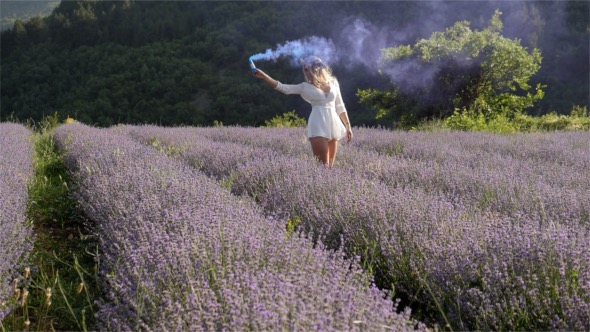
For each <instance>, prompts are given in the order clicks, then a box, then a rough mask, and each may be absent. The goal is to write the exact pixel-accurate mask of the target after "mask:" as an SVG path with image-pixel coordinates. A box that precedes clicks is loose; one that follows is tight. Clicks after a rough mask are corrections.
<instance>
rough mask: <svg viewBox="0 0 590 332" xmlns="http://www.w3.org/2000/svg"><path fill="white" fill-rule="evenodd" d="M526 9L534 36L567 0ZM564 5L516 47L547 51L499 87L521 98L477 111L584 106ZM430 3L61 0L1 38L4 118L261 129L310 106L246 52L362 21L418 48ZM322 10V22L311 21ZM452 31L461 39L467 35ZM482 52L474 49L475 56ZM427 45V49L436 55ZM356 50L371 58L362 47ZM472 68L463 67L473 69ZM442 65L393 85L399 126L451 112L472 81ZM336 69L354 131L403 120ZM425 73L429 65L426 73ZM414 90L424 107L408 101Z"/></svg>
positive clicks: (583, 18) (452, 16) (282, 74)
mask: <svg viewBox="0 0 590 332" xmlns="http://www.w3.org/2000/svg"><path fill="white" fill-rule="evenodd" d="M7 3H8V2H7ZM2 5H5V2H2ZM498 6H500V7H503V6H508V7H510V6H512V5H510V4H508V3H499V4H498ZM523 6H524V5H523ZM526 6H528V7H531V8H532V7H534V8H540V10H541V12H540V14H539V15H537V16H539V17H537V16H534V15H532V14H531V15H529V16H526V15H524V14H522V13H519V14H518V15H523V17H524V18H526V19H527V20H529V21H530V20H537V21H539V22H537V21H535V22H533V23H535V24H537V23H538V26H543V24H544V22H545V21H549V20H551V19H557V18H555V16H556V15H555V8H557V7H559V8H561V6H562V4H560V3H558V4H556V3H554V2H535V3H534V4H526ZM526 6H525V7H526ZM563 6H564V7H565V10H566V13H565V14H566V15H565V16H564V18H565V19H566V20H567V21H566V24H567V29H568V30H567V31H564V32H563V33H562V32H559V33H558V32H557V31H555V32H554V31H543V30H538V31H535V33H534V36H531V37H529V36H528V35H526V36H525V37H524V39H523V45H528V46H530V47H531V48H532V47H539V48H541V49H543V64H544V65H543V67H542V68H540V69H539V72H538V76H536V78H534V81H531V82H529V83H528V84H530V85H531V87H532V88H531V93H530V96H528V95H527V93H521V94H516V93H514V92H513V91H508V93H510V94H512V95H516V96H517V97H518V98H517V99H518V100H514V98H512V97H511V98H506V96H502V95H499V97H498V98H499V100H491V101H490V100H482V101H481V105H480V106H478V107H480V108H484V109H485V107H488V106H489V105H490V103H496V104H498V103H499V104H500V105H502V106H503V107H504V108H507V109H508V110H510V105H512V103H516V104H517V107H525V106H526V105H530V104H531V103H534V104H535V105H539V107H538V109H534V110H532V109H531V110H527V111H528V112H530V113H531V114H545V113H548V112H550V111H555V112H557V113H558V114H566V113H567V112H569V109H570V108H571V104H580V105H585V104H587V102H588V94H587V87H588V77H589V75H588V70H589V69H588V64H587V61H586V59H587V58H588V43H587V40H588V33H589V31H588V30H587V26H588V16H587V15H581V14H580V13H587V11H588V3H585V2H567V3H565V4H563ZM430 7H431V6H430V4H428V3H424V2H415V3H414V2H372V3H370V4H368V3H364V2H361V3H357V2H343V3H342V2H336V3H334V2H255V1H244V2H225V1H221V2H215V1H211V2H207V1H193V2H191V1H156V2H153V1H131V0H126V1H78V0H76V1H62V2H61V3H60V4H59V6H58V7H57V8H56V9H55V11H54V12H53V13H52V14H51V15H50V16H49V17H43V18H42V17H35V18H32V19H28V20H26V19H21V20H18V21H15V23H14V26H13V28H12V29H10V30H7V31H3V32H2V34H1V36H0V38H1V42H2V48H1V50H0V52H1V57H0V60H1V62H2V63H1V66H0V67H1V68H0V70H1V74H0V77H1V80H2V82H1V83H2V84H0V86H1V97H2V103H1V105H0V112H1V113H2V114H14V115H15V116H16V118H17V119H20V121H25V120H26V119H32V120H34V121H40V120H41V119H42V118H44V117H45V116H47V115H50V114H53V113H54V112H59V114H60V115H61V116H62V117H66V116H68V115H69V116H73V117H75V118H76V119H78V120H80V121H81V122H83V123H88V124H94V125H99V126H110V125H112V124H115V123H152V124H160V125H183V124H184V125H212V124H213V123H214V121H220V122H223V123H224V124H226V125H234V124H240V125H253V126H261V125H264V120H265V119H271V118H272V117H273V116H275V115H277V114H282V113H284V112H286V111H290V110H293V109H296V110H297V112H298V113H299V114H302V112H304V111H306V110H308V109H309V108H308V105H307V104H306V103H305V102H304V101H302V100H300V99H298V98H285V97H279V96H277V95H276V93H275V92H274V91H272V90H271V89H268V87H266V86H264V85H263V84H259V82H257V81H255V80H253V78H252V77H251V75H250V71H249V68H248V66H247V59H248V57H249V56H250V55H252V54H254V53H257V52H261V51H264V50H266V49H268V48H272V47H274V46H275V45H276V44H277V43H284V42H285V41H288V40H295V39H299V38H304V37H308V36H311V35H317V36H325V37H333V38H334V39H335V42H337V41H338V39H347V38H348V37H349V35H348V34H340V32H342V31H350V29H352V28H355V27H356V19H357V18H359V19H360V20H366V21H370V23H371V24H373V25H374V26H375V27H383V30H384V31H385V30H386V28H385V27H387V30H388V31H398V30H399V29H402V30H409V31H408V33H407V35H406V36H405V37H404V38H403V40H397V39H396V42H399V43H400V44H403V45H405V44H407V43H411V42H412V41H415V40H418V39H420V38H423V36H422V35H421V34H420V33H419V31H418V30H420V29H415V30H416V31H414V29H408V27H410V26H412V25H414V24H420V19H421V18H422V16H421V15H423V13H424V12H425V11H426V10H428V9H431V8H430ZM467 7H469V8H467ZM480 7H483V6H479V5H474V6H466V8H465V9H466V10H468V11H469V15H470V17H479V16H481V15H486V16H487V15H489V12H488V9H484V8H480ZM319 12H321V13H322V15H309V13H319ZM447 14H448V15H445V18H444V20H445V21H446V22H447V23H445V24H447V25H449V26H450V25H452V24H453V23H454V22H455V21H456V20H459V19H463V17H464V15H463V13H459V12H456V13H455V12H452V13H450V12H448V13H447ZM302 22H305V24H301V23H302ZM526 22H528V21H526ZM535 24H531V26H537V25H535ZM547 26H549V25H548V24H547ZM457 29H458V30H461V29H462V30H461V31H459V32H461V33H468V31H467V30H468V29H464V28H461V29H459V28H457ZM480 32H481V31H480ZM480 32H477V31H472V33H474V34H475V33H480ZM441 34H442V35H441V37H440V38H441V40H444V39H445V38H446V37H445V36H444V33H441ZM392 35H395V34H392ZM371 37H372V36H371ZM457 37H459V35H457ZM484 39H485V38H484ZM482 40H483V39H482ZM483 41H485V40H483ZM481 42H482V41H478V40H475V41H474V45H473V47H476V46H477V45H479V44H478V43H480V44H481ZM511 42H512V41H511ZM427 44H428V43H426V42H425V44H424V45H423V48H424V49H431V50H432V49H434V46H433V45H427ZM459 44H460V43H459ZM498 45H500V46H502V47H504V50H503V51H506V52H508V51H514V52H516V51H517V50H518V47H517V46H514V45H512V46H514V47H513V48H515V50H511V49H510V48H511V47H512V46H511V45H510V43H508V42H506V43H503V42H502V43H501V42H499V43H498ZM499 49H500V48H498V50H499ZM365 51H367V52H368V53H372V52H371V51H376V53H378V50H372V49H370V47H368V46H367V47H366V49H365ZM415 51H416V49H415V48H414V47H412V46H400V47H399V49H397V53H399V54H397V56H398V57H404V56H405V57H408V56H409V57H415V56H416V55H415ZM434 53H436V52H434ZM439 53H440V52H439ZM516 53H518V52H516ZM404 54H405V55H404ZM412 54H413V55H412ZM516 55H518V54H516ZM481 58H482V57H480V58H474V59H471V60H470V61H472V62H473V63H474V64H477V62H478V61H481ZM437 61H439V62H440V63H441V65H446V66H447V67H446V68H447V69H448V71H447V72H446V73H442V72H441V75H440V79H441V81H440V82H439V83H441V84H442V83H445V84H450V87H448V88H447V89H446V90H445V89H443V90H440V91H438V92H436V91H434V90H428V89H426V90H425V89H421V90H418V91H407V90H406V88H407V86H406V85H404V84H398V85H397V87H399V88H403V89H404V98H410V97H412V99H413V100H414V101H413V102H412V103H410V104H411V105H410V106H411V107H410V109H411V110H409V111H407V112H404V113H407V114H408V115H405V116H404V119H402V120H401V122H402V127H404V128H410V127H411V126H413V125H415V123H416V121H417V120H418V119H422V118H428V117H431V116H432V115H434V114H436V113H437V112H441V111H445V112H446V113H445V114H446V115H447V116H448V115H450V114H452V110H454V108H455V107H454V105H455V104H453V100H452V98H454V96H453V97H451V99H449V98H447V99H449V100H446V99H444V98H443V97H444V96H445V95H452V92H453V91H452V89H450V88H451V87H453V84H455V85H458V84H459V83H460V82H459V81H460V80H459V79H467V78H468V77H469V75H470V71H469V70H468V69H469V68H463V69H464V70H463V72H462V74H461V75H462V76H460V77H456V78H455V79H454V78H453V77H451V76H450V74H449V72H450V70H451V69H452V70H455V69H461V68H462V67H460V62H459V61H454V60H453V61H454V62H453V61H451V60H448V61H447V63H444V61H442V60H437ZM259 65H260V66H262V67H261V68H264V70H266V71H267V72H268V73H269V74H271V75H272V76H273V77H275V78H277V79H281V80H283V81H285V82H289V83H297V82H299V81H301V80H302V79H303V78H302V75H301V72H300V71H299V70H294V68H293V67H291V66H290V65H289V63H288V62H287V61H278V62H276V63H273V62H264V63H260V64H259ZM523 68H526V66H525V67H523ZM334 69H335V73H336V74H337V75H338V77H339V78H340V81H341V84H342V85H341V89H342V93H343V98H344V101H345V103H346V105H347V107H348V109H349V110H350V114H349V116H350V117H351V121H352V123H354V124H358V125H363V124H364V125H369V126H375V125H383V124H391V123H392V122H399V121H400V117H401V115H397V114H392V115H388V116H381V117H380V118H379V119H375V113H376V110H377V104H374V105H376V106H375V107H371V106H370V105H372V104H368V103H361V104H359V103H358V99H359V98H358V97H356V96H355V92H356V90H357V88H361V89H375V90H377V91H387V90H393V89H390V87H389V88H388V87H387V86H383V84H382V83H381V82H379V81H380V80H379V79H378V77H377V72H376V70H374V68H369V69H367V68H365V67H364V66H361V65H356V66H355V65H350V64H347V63H342V64H339V65H338V66H337V67H336V68H334ZM430 69H433V70H434V69H436V68H434V66H433V65H432V64H431V68H430ZM527 70H528V69H527ZM410 76H411V75H410ZM541 82H543V83H547V84H548V87H547V88H544V87H543V85H541V86H540V89H539V91H540V90H543V91H544V92H545V91H546V92H547V96H546V97H544V99H543V100H541V102H542V103H541V104H539V99H538V98H537V97H540V96H539V95H538V93H537V92H538V91H536V90H534V88H535V87H537V84H538V83H541ZM410 92H411V93H410ZM468 92H469V91H466V94H468ZM415 94H418V95H420V96H421V97H419V98H415ZM472 94H473V93H471V95H472ZM468 95H470V94H468ZM400 96H401V95H400ZM387 98H389V97H387ZM387 98H385V99H387ZM373 99H376V98H373ZM408 103H409V102H408ZM401 104H406V102H405V101H403V102H401ZM449 105H450V106H449ZM447 106H449V107H447ZM400 108H401V107H400ZM460 108H461V107H460ZM384 109H385V108H384ZM402 110H403V108H402ZM420 112H422V113H420Z"/></svg>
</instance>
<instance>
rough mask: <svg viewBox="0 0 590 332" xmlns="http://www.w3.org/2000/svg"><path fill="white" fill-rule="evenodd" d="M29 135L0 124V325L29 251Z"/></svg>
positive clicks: (20, 127)
mask: <svg viewBox="0 0 590 332" xmlns="http://www.w3.org/2000/svg"><path fill="white" fill-rule="evenodd" d="M31 134H32V133H31V131H30V130H29V129H27V128H26V127H24V126H23V125H21V124H14V123H0V321H1V320H2V319H4V316H5V315H6V314H7V313H8V312H7V311H8V310H10V308H9V306H8V300H9V297H11V296H12V291H13V290H12V286H11V284H12V280H13V278H14V277H15V276H17V274H18V273H19V272H22V269H21V268H22V264H23V263H24V262H25V260H26V259H27V257H28V255H29V253H30V251H31V249H32V243H33V238H32V229H31V227H30V225H29V223H28V221H27V216H26V212H27V201H28V197H29V195H28V191H27V186H28V183H29V180H30V178H31V176H32V175H33V172H34V170H33V142H32V141H31Z"/></svg>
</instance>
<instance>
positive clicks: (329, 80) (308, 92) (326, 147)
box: [253, 56, 352, 167]
mask: <svg viewBox="0 0 590 332" xmlns="http://www.w3.org/2000/svg"><path fill="white" fill-rule="evenodd" d="M301 62H302V65H303V74H304V75H305V80H306V82H304V83H301V84H295V85H291V84H282V83H281V82H279V81H277V80H275V79H273V78H271V77H270V76H268V75H267V74H266V73H264V72H263V71H262V70H260V69H256V72H254V73H253V74H254V76H256V77H257V78H259V79H262V80H263V81H265V82H266V83H268V85H270V86H271V87H273V88H274V89H276V90H278V91H280V92H282V93H284V94H287V95H288V94H298V95H301V97H302V98H303V99H304V100H305V101H307V102H308V103H310V104H311V106H312V107H311V114H310V115H309V120H308V123H307V137H308V138H309V142H310V143H311V150H312V151H313V154H314V155H315V156H316V157H317V158H318V159H319V160H320V161H321V162H322V163H323V164H324V165H327V166H329V167H332V166H334V160H335V159H336V152H337V151H338V140H341V139H343V138H344V137H347V139H348V142H351V141H352V129H351V127H350V121H349V120H348V115H347V112H346V107H345V106H344V102H343V101H342V95H341V94H340V86H339V85H338V81H337V80H336V78H335V77H334V76H333V75H332V71H331V69H330V68H329V67H328V66H326V65H325V64H324V63H323V62H322V60H321V59H320V58H318V57H315V56H311V57H307V58H305V59H303V60H302V61H301Z"/></svg>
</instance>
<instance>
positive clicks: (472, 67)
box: [359, 11, 544, 124]
mask: <svg viewBox="0 0 590 332" xmlns="http://www.w3.org/2000/svg"><path fill="white" fill-rule="evenodd" d="M500 14H501V13H500V12H499V11H496V13H495V14H494V16H493V17H492V18H491V20H490V23H489V25H488V27H486V28H485V29H483V30H481V31H477V30H472V29H471V28H470V23H469V22H467V21H460V22H457V23H455V25H454V26H452V27H450V28H447V29H446V30H445V31H443V32H434V33H433V34H432V35H431V37H430V38H429V39H421V40H419V41H418V42H416V44H415V45H414V46H407V45H403V46H399V47H393V48H386V49H384V50H383V67H384V69H383V70H384V71H385V72H391V71H393V70H402V69H399V68H408V69H403V70H405V74H408V75H409V76H411V77H415V76H424V75H426V77H428V78H424V77H423V78H422V79H423V81H424V82H429V81H430V78H431V80H432V84H428V85H420V86H417V87H416V89H418V91H419V92H420V97H414V98H416V99H418V98H420V99H426V100H425V101H424V100H421V101H414V102H413V103H414V104H416V105H418V106H417V107H410V108H408V107H404V105H405V104H407V101H405V100H404V99H406V98H408V94H407V93H405V94H401V93H400V92H399V90H400V88H398V87H396V88H395V89H394V91H393V92H389V91H382V92H378V91H368V92H364V93H363V92H362V91H361V92H360V93H359V96H360V99H361V102H364V103H366V104H369V105H372V106H374V107H377V108H378V109H379V110H380V115H382V116H388V117H389V118H393V119H400V118H402V117H404V116H405V117H413V118H418V119H424V118H429V117H438V118H445V117H448V116H450V115H451V114H452V113H451V111H452V110H453V109H460V110H462V111H463V112H475V113H481V114H482V115H483V116H484V117H491V116H495V115H496V114H498V113H501V114H504V115H505V116H508V117H510V116H511V114H512V113H514V112H522V111H524V110H526V109H527V108H530V107H532V106H533V105H534V103H535V102H536V101H538V100H540V99H542V98H543V94H544V93H543V90H542V88H543V86H542V85H541V84H537V86H536V87H535V89H534V91H533V92H531V89H532V88H531V86H530V85H529V80H530V79H531V77H532V76H533V75H534V74H535V73H536V72H537V71H538V70H539V68H540V64H541V52H540V51H539V50H538V49H533V50H532V52H531V53H529V52H528V51H527V49H526V48H525V47H522V46H521V45H520V40H518V39H514V40H511V39H508V38H505V37H502V36H501V34H500V33H501V31H502V21H501V20H500ZM404 79H406V80H407V78H404ZM404 83H409V82H397V84H398V86H404V85H405V84H404ZM368 95H370V96H371V98H368V97H367V96H368ZM420 99H418V100H420ZM394 105H396V106H394ZM390 113H394V114H396V115H395V116H394V115H389V114H390ZM401 122H402V124H403V121H401Z"/></svg>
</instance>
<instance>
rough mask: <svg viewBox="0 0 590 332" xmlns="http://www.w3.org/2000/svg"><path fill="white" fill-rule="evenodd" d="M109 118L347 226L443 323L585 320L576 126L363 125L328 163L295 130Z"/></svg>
mask: <svg viewBox="0 0 590 332" xmlns="http://www.w3.org/2000/svg"><path fill="white" fill-rule="evenodd" d="M115 130H118V131H121V132H127V133H128V134H130V135H131V136H133V137H135V138H137V139H140V140H142V141H144V142H155V141H157V142H159V144H162V145H164V146H172V147H176V148H177V150H176V152H177V153H176V155H177V156H178V157H180V158H181V159H184V160H185V161H187V162H188V163H189V164H191V165H193V166H196V167H199V168H201V169H203V170H205V171H206V172H207V173H208V174H211V175H215V176H217V177H220V178H224V179H226V181H227V183H228V185H230V186H231V188H232V190H233V191H234V192H236V193H241V194H248V195H251V196H253V197H255V198H256V200H257V202H258V203H259V204H260V205H261V206H263V207H264V208H265V210H266V211H267V213H269V214H273V215H276V216H280V217H290V218H294V217H297V218H300V219H301V220H302V223H303V224H302V226H303V227H307V229H309V230H311V229H315V230H320V229H323V230H327V231H328V232H329V233H330V232H331V234H344V239H345V243H344V248H345V249H346V251H347V252H348V253H349V254H363V253H368V252H370V251H376V252H377V254H376V259H377V260H379V264H378V265H380V266H385V272H384V274H385V275H386V277H387V278H389V280H391V281H392V282H393V283H394V286H395V288H396V290H398V291H400V292H403V293H405V294H407V295H408V296H410V295H413V294H417V298H415V299H413V300H415V301H418V302H419V303H422V305H423V306H425V307H429V308H431V309H430V310H431V311H438V312H439V314H440V317H439V321H440V322H443V323H444V322H448V323H449V324H450V325H451V326H452V327H455V328H459V329H494V330H497V329H509V330H514V329H542V330H548V329H574V330H580V329H582V330H587V329H589V328H590V326H589V324H590V323H589V322H590V304H589V303H590V272H589V271H590V245H589V244H590V222H589V221H588V218H589V211H590V209H589V206H590V204H589V198H588V195H587V188H588V187H589V186H588V181H589V180H588V179H589V178H590V176H589V175H590V167H589V159H588V151H590V150H589V149H588V148H589V142H588V140H587V136H585V135H584V133H553V134H543V135H523V136H496V135H490V134H485V135H480V134H465V133H437V134H419V133H397V132H389V131H380V130H369V129H362V130H357V139H358V147H356V145H353V146H344V147H343V151H342V152H343V153H342V154H341V157H340V164H339V167H337V168H336V169H332V170H329V169H326V168H324V167H319V166H318V165H317V163H316V162H315V161H314V160H312V159H311V158H310V157H309V152H308V153H307V154H305V152H304V151H306V150H307V149H309V147H308V143H307V142H306V141H305V139H300V135H301V133H300V132H299V131H297V130H293V129H273V131H269V132H266V131H264V130H261V129H248V128H222V129H219V128H215V129H213V128H175V129H167V128H158V127H119V128H116V129H115ZM371 135H373V137H372V138H373V140H370V139H368V138H369V137H371ZM586 135H587V133H586ZM371 142H373V145H371V144H372V143H371ZM387 144H389V145H387ZM553 150H555V152H554V151H553ZM500 170H501V171H500Z"/></svg>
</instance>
